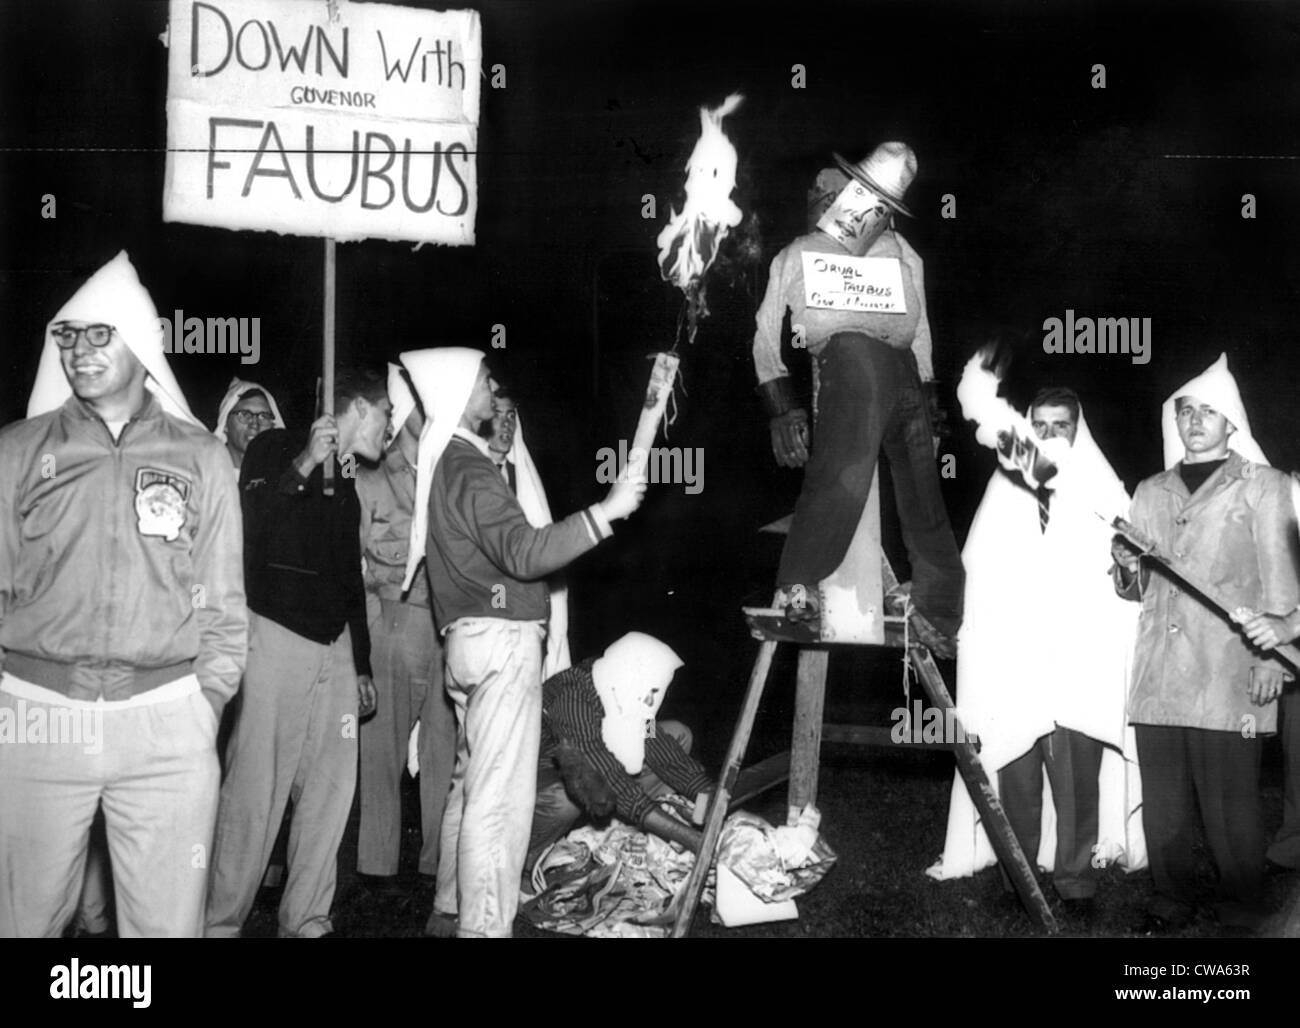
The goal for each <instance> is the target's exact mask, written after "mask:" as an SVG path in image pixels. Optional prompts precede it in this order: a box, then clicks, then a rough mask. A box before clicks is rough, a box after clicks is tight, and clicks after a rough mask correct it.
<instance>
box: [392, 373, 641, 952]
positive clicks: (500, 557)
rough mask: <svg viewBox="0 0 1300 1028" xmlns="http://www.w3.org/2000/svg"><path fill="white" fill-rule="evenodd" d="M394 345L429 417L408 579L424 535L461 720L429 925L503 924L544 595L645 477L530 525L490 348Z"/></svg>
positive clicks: (507, 920) (523, 840)
mask: <svg viewBox="0 0 1300 1028" xmlns="http://www.w3.org/2000/svg"><path fill="white" fill-rule="evenodd" d="M400 359H401V362H402V364H403V365H404V366H405V367H406V369H407V371H408V372H409V373H410V375H411V381H412V383H413V384H414V385H415V389H416V392H417V394H418V395H419V398H420V401H421V403H422V404H423V406H424V411H425V415H426V417H427V419H428V420H427V421H426V423H425V427H424V429H423V431H422V432H421V434H420V444H419V457H418V461H417V469H416V499H415V517H414V519H413V521H412V526H411V547H410V555H409V557H408V560H407V567H406V582H405V583H404V584H405V586H407V587H409V586H410V583H411V582H412V580H413V579H414V576H415V572H416V569H417V568H418V567H419V564H420V561H421V559H422V558H424V557H425V555H426V544H427V555H428V561H427V565H428V568H427V570H428V574H429V584H430V587H431V592H432V597H433V608H434V617H435V620H436V621H437V625H438V628H439V629H440V630H441V632H442V634H443V635H444V637H445V639H446V647H445V652H446V679H445V681H446V688H447V693H448V695H449V696H450V697H451V700H452V704H453V705H454V706H455V708H456V723H457V746H456V770H455V772H454V775H453V778H452V790H451V796H450V798H449V800H448V803H447V809H446V813H445V814H444V816H443V825H442V845H441V855H440V858H439V865H438V890H437V894H436V896H435V898H434V911H433V917H431V918H430V924H429V927H428V928H427V929H426V931H427V932H429V933H432V934H448V935H449V934H451V933H452V931H453V930H454V931H455V934H457V935H459V936H461V937H470V938H475V937H477V938H493V937H496V938H502V937H508V936H510V935H511V934H512V930H513V923H514V917H515V912H516V910H517V909H518V904H519V876H520V872H521V871H522V869H523V864H524V858H525V854H526V851H527V849H528V837H529V830H530V828H531V826H532V815H533V801H534V798H535V796H536V784H537V755H538V748H539V745H540V741H541V727H542V726H541V713H542V711H541V705H542V690H541V685H542V661H543V641H544V640H545V638H546V622H547V616H548V612H549V606H550V600H549V597H548V588H547V584H546V581H545V579H546V576H548V575H552V574H554V573H555V572H557V571H559V570H560V569H561V568H563V567H564V566H565V565H567V564H569V563H570V562H571V561H573V560H575V559H576V558H577V557H579V556H581V555H582V554H583V553H586V552H587V551H588V550H590V549H592V548H593V547H595V546H596V545H597V544H598V543H600V542H601V541H602V540H604V539H607V538H609V536H610V535H611V534H612V533H613V528H612V527H611V523H612V522H613V521H616V520H618V519H619V518H625V517H627V516H628V515H630V514H631V513H632V512H633V511H635V510H636V509H637V507H639V506H640V505H641V500H642V498H643V496H644V495H645V481H644V480H643V479H641V478H639V477H634V476H627V475H625V476H624V477H623V480H621V481H619V482H618V483H616V484H615V485H614V487H613V488H612V489H611V490H610V492H609V495H608V496H606V498H605V499H604V500H602V501H601V502H599V503H596V504H593V505H592V506H590V507H588V508H586V509H585V510H582V511H579V512H578V513H576V514H571V515H569V516H568V517H567V518H565V519H563V520H562V521H558V522H555V523H554V524H550V525H545V526H543V527H534V526H533V525H532V524H530V523H529V520H528V517H527V515H526V514H525V512H524V510H523V508H522V507H521V506H520V504H519V501H518V500H517V499H516V498H515V496H514V494H513V493H512V492H511V491H510V487H509V486H508V485H507V483H506V481H505V480H504V479H503V478H502V477H501V473H500V472H499V471H498V470H497V467H496V464H495V462H494V461H493V460H492V456H491V452H490V451H489V449H488V445H487V443H486V441H485V440H483V439H482V438H481V437H480V436H479V434H478V430H479V429H480V427H481V426H482V424H483V423H484V422H485V421H488V420H490V419H491V418H492V416H493V414H494V406H493V393H494V391H495V382H494V381H493V380H492V377H491V375H490V374H489V373H488V369H487V368H486V367H485V366H484V365H483V354H482V353H480V352H479V351H477V350H470V349H464V348H460V347H447V348H443V349H436V350H417V351H414V352H410V353H404V354H402V356H401V358H400Z"/></svg>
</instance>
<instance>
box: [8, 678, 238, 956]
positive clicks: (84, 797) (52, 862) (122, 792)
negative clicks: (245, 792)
mask: <svg viewBox="0 0 1300 1028" xmlns="http://www.w3.org/2000/svg"><path fill="white" fill-rule="evenodd" d="M41 721H44V724H45V727H46V730H45V731H44V732H43V733H41V734H38V733H37V732H36V731H35V726H36V725H37V724H38V723H39V722H41ZM3 722H7V723H8V725H9V728H10V729H12V730H16V731H3V732H0V936H3V937H15V936H18V937H37V938H58V936H59V935H60V933H61V932H62V931H63V929H64V927H65V926H66V925H67V923H68V921H69V920H70V919H71V918H72V916H73V914H74V913H75V912H76V909H77V900H78V898H79V896H80V895H81V887H82V881H83V879H84V876H85V869H86V851H87V847H88V844H89V839H90V823H91V821H92V819H93V818H94V816H95V809H96V808H97V807H98V806H99V805H100V804H101V803H102V805H103V809H104V822H105V825H106V827H107V832H108V848H109V853H110V854H111V857H112V868H113V886H114V891H115V893H116V896H117V931H118V935H119V936H120V937H122V938H139V937H150V938H156V937H173V938H176V937H192V938H197V937H198V936H200V935H202V934H203V930H202V929H203V900H204V894H205V892H206V887H207V876H208V862H209V860H210V855H209V854H210V851H211V848H212V830H213V824H214V822H215V820H216V813H217V787H218V782H219V776H220V771H219V768H218V765H217V751H216V737H217V716H216V714H214V713H213V711H212V707H211V706H209V704H208V701H207V700H205V699H204V698H203V694H202V693H201V692H200V691H199V684H198V679H196V678H195V677H194V676H193V675H189V676H186V677H185V678H182V679H179V680H178V681H176V682H171V683H169V684H167V685H164V686H161V687H159V688H158V689H155V690H151V691H150V692H146V693H142V694H140V695H139V696H136V697H133V698H132V699H131V700H124V701H118V702H112V703H90V702H87V701H77V700H68V699H66V698H64V697H62V696H60V695H59V694H58V693H55V692H53V691H51V690H46V689H41V688H40V687H38V686H33V685H31V684H30V683H26V682H22V681H21V680H19V679H16V678H14V677H13V676H12V675H5V676H4V677H3V679H2V680H0V723H3ZM74 729H75V730H76V732H77V733H80V734H79V736H75V737H74Z"/></svg>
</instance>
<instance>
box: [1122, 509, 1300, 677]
mask: <svg viewBox="0 0 1300 1028" xmlns="http://www.w3.org/2000/svg"><path fill="white" fill-rule="evenodd" d="M1103 520H1105V519H1104V518H1103ZM1110 525H1111V527H1112V528H1113V529H1115V531H1116V532H1118V533H1119V534H1120V535H1122V536H1123V537H1124V538H1125V539H1127V540H1128V541H1129V542H1130V543H1132V544H1133V545H1134V546H1135V547H1136V548H1137V549H1138V551H1139V552H1140V553H1141V554H1142V556H1144V557H1147V558H1149V559H1151V560H1153V561H1155V562H1156V563H1157V564H1159V565H1161V566H1162V567H1164V568H1165V569H1166V570H1167V571H1169V572H1171V573H1172V574H1174V575H1176V576H1177V577H1178V578H1179V579H1180V580H1181V581H1182V582H1184V583H1185V584H1186V585H1189V586H1191V587H1192V588H1193V589H1194V590H1196V592H1198V593H1200V594H1201V596H1203V597H1204V598H1205V599H1207V600H1209V602H1210V603H1211V605H1213V606H1215V607H1217V608H1218V609H1219V611H1220V612H1221V613H1222V614H1223V615H1224V616H1225V617H1227V618H1228V619H1229V620H1230V621H1233V623H1234V624H1235V623H1236V622H1235V619H1234V618H1233V615H1232V612H1233V610H1234V609H1235V608H1234V607H1232V606H1231V605H1230V603H1229V601H1228V600H1227V599H1226V598H1225V597H1224V595H1223V594H1222V593H1221V592H1219V591H1218V590H1217V589H1215V588H1214V587H1213V586H1211V585H1208V584H1207V583H1206V582H1205V580H1204V579H1202V578H1200V577H1199V576H1197V575H1196V573H1195V572H1190V571H1188V570H1187V565H1186V564H1184V563H1183V562H1182V561H1180V560H1178V559H1176V558H1175V557H1172V556H1170V555H1169V554H1168V553H1167V552H1166V551H1164V550H1162V549H1161V548H1160V546H1159V545H1158V544H1157V543H1156V541H1155V540H1154V539H1149V538H1147V536H1145V535H1143V534H1142V533H1141V532H1139V531H1138V530H1137V529H1136V528H1134V527H1133V525H1131V524H1130V523H1129V522H1127V521H1125V520H1124V519H1123V518H1115V520H1114V521H1112V522H1111V523H1110ZM1269 652H1270V653H1274V654H1276V655H1277V656H1279V657H1281V658H1282V659H1283V660H1285V661H1286V662H1287V663H1288V664H1290V665H1291V666H1292V667H1293V668H1295V669H1296V670H1298V671H1300V649H1297V648H1296V647H1295V646H1292V645H1290V644H1289V643H1286V644H1283V645H1281V646H1275V647H1274V648H1273V649H1272V650H1270V651H1269Z"/></svg>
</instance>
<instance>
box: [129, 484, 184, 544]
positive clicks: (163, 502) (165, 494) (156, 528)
mask: <svg viewBox="0 0 1300 1028" xmlns="http://www.w3.org/2000/svg"><path fill="white" fill-rule="evenodd" d="M190 488H191V486H190V480H189V479H188V478H185V477H184V476H183V475H178V474H176V473H175V472H172V471H161V470H159V469H158V468H141V469H140V470H139V471H137V472H136V473H135V516H136V528H137V529H138V530H139V532H140V534H141V535H145V536H159V537H161V538H162V539H165V540H166V541H167V542H172V541H174V540H175V539H176V537H177V536H178V535H180V532H181V527H182V526H183V525H184V524H185V502H186V500H188V499H189V498H190Z"/></svg>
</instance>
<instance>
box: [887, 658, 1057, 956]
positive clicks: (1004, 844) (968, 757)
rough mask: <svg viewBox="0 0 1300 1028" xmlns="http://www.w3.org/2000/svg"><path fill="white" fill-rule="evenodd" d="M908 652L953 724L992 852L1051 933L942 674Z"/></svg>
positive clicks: (1047, 913) (1034, 883) (961, 766)
mask: <svg viewBox="0 0 1300 1028" xmlns="http://www.w3.org/2000/svg"><path fill="white" fill-rule="evenodd" d="M911 656H912V663H913V665H914V666H915V667H916V670H917V674H918V675H919V677H920V679H921V685H922V686H924V688H925V691H926V694H927V695H928V696H929V697H930V703H931V704H933V705H934V706H936V707H938V708H939V709H940V710H942V711H943V712H944V722H945V724H946V723H949V721H951V723H952V724H953V725H955V726H956V735H957V742H956V745H954V746H953V753H954V755H955V756H956V757H957V770H958V771H960V772H961V776H962V779H963V780H964V781H965V782H966V790H967V791H968V792H969V793H970V798H971V800H972V802H973V803H974V804H975V809H976V810H978V811H979V812H980V815H981V816H982V818H983V820H984V831H985V833H987V835H988V837H989V842H991V843H992V844H993V852H994V853H996V854H997V856H998V860H999V861H1000V862H1001V864H1002V866H1003V868H1005V869H1006V872H1007V876H1008V877H1009V878H1010V879H1011V884H1012V885H1014V886H1015V889H1016V892H1017V893H1018V894H1019V895H1020V901H1021V902H1022V903H1023V904H1024V905H1025V909H1026V910H1028V911H1029V912H1030V913H1031V914H1033V915H1034V916H1035V917H1037V918H1038V920H1039V922H1041V923H1042V925H1043V927H1044V928H1046V929H1047V930H1048V931H1049V932H1051V933H1052V934H1053V935H1055V934H1056V933H1057V932H1058V931H1059V930H1060V928H1059V926H1058V925H1057V923H1056V918H1055V917H1054V916H1053V914H1052V910H1051V908H1050V907H1049V906H1048V905H1047V900H1046V899H1045V898H1044V897H1043V891H1042V889H1040V888H1039V887H1038V879H1037V878H1035V877H1034V872H1033V869H1032V868H1031V867H1030V866H1029V861H1028V860H1026V859H1025V854H1024V851H1023V850H1022V849H1021V848H1020V842H1019V840H1018V839H1017V838H1016V834H1015V832H1014V831H1012V829H1011V822H1009V821H1008V820H1007V813H1006V811H1005V810H1003V809H1002V803H1001V802H1000V801H999V800H998V796H997V793H995V792H994V791H993V785H992V783H991V782H990V781H989V776H988V773H987V772H985V770H984V765H983V764H982V763H980V758H979V755H978V753H976V750H975V746H974V745H973V744H972V743H971V742H969V741H968V740H967V738H966V734H965V731H964V730H963V729H962V726H961V722H960V720H958V718H957V711H956V705H955V704H954V703H953V701H952V696H950V695H949V694H948V687H947V686H946V685H945V684H944V681H943V675H941V674H939V669H938V668H937V667H935V664H934V658H933V657H931V656H930V651H929V650H927V649H926V648H925V647H924V646H917V645H913V646H912V650H911Z"/></svg>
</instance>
